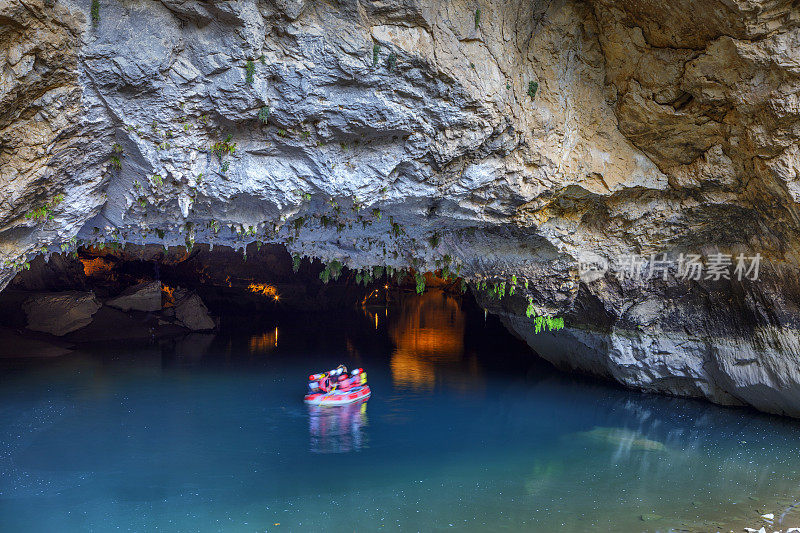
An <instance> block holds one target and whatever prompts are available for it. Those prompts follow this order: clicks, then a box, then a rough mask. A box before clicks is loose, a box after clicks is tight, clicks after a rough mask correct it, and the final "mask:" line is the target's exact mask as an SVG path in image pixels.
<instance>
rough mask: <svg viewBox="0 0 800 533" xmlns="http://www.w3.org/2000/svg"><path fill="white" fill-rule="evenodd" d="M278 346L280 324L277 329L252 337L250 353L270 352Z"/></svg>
mask: <svg viewBox="0 0 800 533" xmlns="http://www.w3.org/2000/svg"><path fill="white" fill-rule="evenodd" d="M277 347H278V326H275V329H274V330H272V331H269V332H266V333H262V334H261V335H253V336H252V337H250V353H251V354H263V353H269V352H271V351H272V350H274V349H275V348H277Z"/></svg>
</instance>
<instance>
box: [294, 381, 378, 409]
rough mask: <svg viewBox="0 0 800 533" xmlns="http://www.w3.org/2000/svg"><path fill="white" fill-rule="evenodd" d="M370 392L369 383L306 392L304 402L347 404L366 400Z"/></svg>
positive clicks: (313, 403) (312, 403) (311, 403)
mask: <svg viewBox="0 0 800 533" xmlns="http://www.w3.org/2000/svg"><path fill="white" fill-rule="evenodd" d="M370 394H372V392H371V391H370V390H369V385H363V386H360V387H353V388H352V389H348V390H343V391H338V390H332V391H330V392H315V393H311V394H306V397H305V398H304V399H303V401H304V402H306V403H307V404H310V405H347V404H348V403H353V402H357V401H360V400H366V399H367V398H369V396H370Z"/></svg>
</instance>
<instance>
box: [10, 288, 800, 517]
mask: <svg viewBox="0 0 800 533" xmlns="http://www.w3.org/2000/svg"><path fill="white" fill-rule="evenodd" d="M466 307H467V308H466V310H465V309H464V308H463V307H462V306H460V305H459V302H458V301H457V300H456V299H455V298H453V297H452V296H447V295H443V294H441V293H437V292H428V293H426V294H425V295H423V296H421V297H416V296H413V297H409V298H406V299H405V300H404V301H403V303H402V304H401V305H395V306H391V307H389V308H382V307H375V308H370V309H364V310H358V311H353V312H352V313H350V314H348V313H341V314H337V316H330V315H325V314H319V315H316V314H315V315H303V316H290V315H286V316H274V317H263V318H260V319H258V320H256V319H254V318H253V317H239V318H237V319H235V320H231V321H230V324H228V326H227V327H226V328H224V329H223V330H222V331H221V332H220V333H218V334H217V335H199V334H196V335H192V336H190V337H187V338H186V339H182V340H179V341H169V342H161V343H152V344H151V343H142V344H141V345H131V344H130V343H127V342H126V343H119V344H114V343H111V344H104V345H92V346H88V347H83V348H81V349H80V350H78V351H77V352H76V353H74V354H72V355H69V356H65V357H61V358H57V359H47V360H41V359H40V360H26V361H8V360H7V361H4V362H2V367H0V368H1V369H2V370H0V372H2V374H0V376H1V377H2V382H0V530H2V531H60V532H68V531H85V530H96V531H106V530H111V529H117V528H119V529H121V530H132V531H155V530H170V531H219V530H224V531H265V530H270V531H272V530H275V531H280V530H292V531H308V530H314V529H316V530H320V529H325V530H331V531H375V530H404V531H417V530H419V531H439V530H453V529H457V530H473V531H484V530H487V529H488V530H501V529H502V530H509V531H521V530H528V531H530V530H534V531H609V530H618V531H657V530H660V531H668V530H670V529H675V530H678V529H690V530H704V531H705V530H714V529H715V527H717V526H716V524H727V523H730V522H731V521H735V520H737V519H741V518H749V517H753V516H756V514H755V513H756V512H757V511H759V510H761V511H763V512H773V511H775V510H777V508H776V506H777V505H782V506H788V505H789V504H791V503H792V502H794V501H795V499H796V497H797V496H798V494H800V490H798V487H799V486H800V462H798V453H797V443H798V442H800V439H799V438H798V437H800V427H798V425H797V423H795V422H793V421H788V420H783V419H780V418H774V417H768V416H763V415H759V414H756V413H752V412H750V411H745V410H733V409H725V408H720V407H717V406H713V405H710V404H707V403H703V402H697V401H687V400H680V399H671V398H665V397H659V396H651V395H643V394H638V393H635V392H630V391H626V390H622V389H619V388H616V387H613V386H611V385H608V384H599V383H597V382H596V381H593V380H589V379H583V378H576V377H572V376H568V375H565V374H561V373H559V372H556V371H554V370H552V369H551V368H550V367H549V366H548V365H547V364H545V363H542V362H538V361H537V360H536V359H534V358H533V357H532V356H531V354H530V352H529V351H528V350H527V348H526V347H525V346H524V345H521V344H520V343H519V342H518V341H516V340H515V339H513V338H512V337H511V336H510V335H509V334H508V333H506V332H505V331H504V330H503V329H502V327H501V326H500V325H499V324H498V323H497V322H496V321H495V320H493V319H492V318H491V317H489V319H488V320H484V315H483V313H482V312H481V311H480V310H478V309H471V308H469V306H466ZM339 362H346V363H348V364H350V365H357V366H362V367H364V368H365V369H366V370H367V371H368V377H369V382H370V385H371V387H372V389H373V396H372V398H371V399H370V400H369V401H368V402H366V403H364V404H355V405H351V406H349V407H346V408H327V409H325V408H323V409H320V408H309V407H307V406H305V405H304V404H303V403H302V393H303V388H304V385H305V379H306V377H307V375H308V374H309V373H311V372H313V371H319V370H323V369H326V368H331V367H334V366H335V365H336V364H338V363H339ZM786 525H796V524H786V523H784V524H783V526H784V527H786ZM759 527H760V526H759ZM776 529H777V528H776Z"/></svg>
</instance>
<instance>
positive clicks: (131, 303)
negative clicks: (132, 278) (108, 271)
mask: <svg viewBox="0 0 800 533" xmlns="http://www.w3.org/2000/svg"><path fill="white" fill-rule="evenodd" d="M106 305H109V306H111V307H115V308H117V309H119V310H121V311H148V312H154V311H160V310H161V282H160V281H146V282H144V283H139V284H138V285H134V286H133V287H128V288H127V289H125V290H124V291H122V293H121V294H120V295H119V296H117V297H116V298H112V299H110V300H108V301H107V302H106Z"/></svg>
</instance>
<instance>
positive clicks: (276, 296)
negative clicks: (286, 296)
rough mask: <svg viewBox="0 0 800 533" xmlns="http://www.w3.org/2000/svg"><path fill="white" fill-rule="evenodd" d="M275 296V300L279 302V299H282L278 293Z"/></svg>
mask: <svg viewBox="0 0 800 533" xmlns="http://www.w3.org/2000/svg"><path fill="white" fill-rule="evenodd" d="M273 298H274V300H275V301H276V302H277V301H278V300H280V299H281V297H280V296H278V295H277V294H276V295H275V296H274V297H273Z"/></svg>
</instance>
